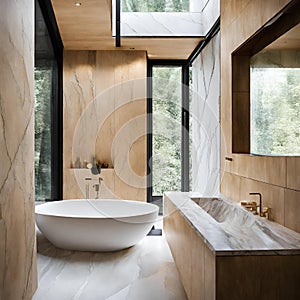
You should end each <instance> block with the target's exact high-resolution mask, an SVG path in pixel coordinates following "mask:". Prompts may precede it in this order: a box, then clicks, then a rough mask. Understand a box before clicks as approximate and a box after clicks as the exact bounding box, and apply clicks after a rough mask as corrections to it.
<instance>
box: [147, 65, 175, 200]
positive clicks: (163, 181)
mask: <svg viewBox="0 0 300 300" xmlns="http://www.w3.org/2000/svg"><path fill="white" fill-rule="evenodd" d="M152 101H153V156H152V168H153V169H152V176H153V177H152V178H153V179H152V180H153V196H159V195H162V194H163V192H165V191H175V190H177V191H180V190H181V67H160V66H157V67H153V96H152Z"/></svg>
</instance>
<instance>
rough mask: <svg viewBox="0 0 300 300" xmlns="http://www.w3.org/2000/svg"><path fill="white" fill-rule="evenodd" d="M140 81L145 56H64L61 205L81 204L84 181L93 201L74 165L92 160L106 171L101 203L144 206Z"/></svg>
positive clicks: (98, 53) (80, 53) (87, 53)
mask: <svg viewBox="0 0 300 300" xmlns="http://www.w3.org/2000/svg"><path fill="white" fill-rule="evenodd" d="M145 76H146V53H145V52H144V51H65V53H64V187H63V190H64V195H63V198H64V199H70V198H71V199H72V198H84V197H85V185H86V183H87V182H86V181H85V178H86V177H91V178H92V179H93V182H92V183H91V186H90V195H91V196H95V191H94V190H93V189H92V185H93V184H94V183H95V182H94V181H95V180H96V181H97V179H98V178H95V176H92V175H91V173H89V172H86V171H87V169H84V168H78V167H76V164H75V163H74V162H75V161H76V160H77V159H78V160H80V162H81V164H82V163H83V161H84V160H86V161H88V162H90V161H91V160H92V157H96V159H97V160H100V161H101V162H102V163H103V162H106V163H107V164H108V165H109V168H108V169H103V172H102V173H101V177H102V178H103V181H102V183H101V189H100V195H99V197H100V198H119V199H133V200H140V201H145V197H146V189H145V187H146V177H145V173H146V170H145V164H144V163H143V162H144V161H145V159H144V160H143V158H145V157H146V139H145V132H146V121H145V120H146V103H145V96H146V77H145ZM137 141H138V142H137ZM133 154H136V155H133Z"/></svg>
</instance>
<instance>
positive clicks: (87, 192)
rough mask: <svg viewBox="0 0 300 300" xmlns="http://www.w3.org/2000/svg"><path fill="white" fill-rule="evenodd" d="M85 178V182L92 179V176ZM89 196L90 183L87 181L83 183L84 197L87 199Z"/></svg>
mask: <svg viewBox="0 0 300 300" xmlns="http://www.w3.org/2000/svg"><path fill="white" fill-rule="evenodd" d="M85 180H86V182H88V181H90V180H92V178H90V177H86V178H85ZM89 198H90V185H89V183H86V184H85V199H86V200H87V199H89Z"/></svg>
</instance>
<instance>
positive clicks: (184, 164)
mask: <svg viewBox="0 0 300 300" xmlns="http://www.w3.org/2000/svg"><path fill="white" fill-rule="evenodd" d="M154 66H166V67H168V66H171V67H172V66H174V67H175V66H177V67H181V74H182V76H181V83H182V92H181V93H182V94H181V125H182V126H181V155H182V156H181V192H188V191H189V189H190V182H189V181H190V179H189V166H190V163H189V159H190V158H189V152H190V151H189V150H190V149H189V118H190V113H189V66H190V64H189V62H188V61H186V60H154V59H147V202H154V201H156V200H158V199H160V198H162V196H163V195H161V196H153V194H152V192H153V188H152V173H151V170H152V160H151V158H152V154H153V147H152V142H153V134H152V130H153V120H152V112H153V110H152V107H153V100H152V97H153V83H152V78H153V67H154Z"/></svg>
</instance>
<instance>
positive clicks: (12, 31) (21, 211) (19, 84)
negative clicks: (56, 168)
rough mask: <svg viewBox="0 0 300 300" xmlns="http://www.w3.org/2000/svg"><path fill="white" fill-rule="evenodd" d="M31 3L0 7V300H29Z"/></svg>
mask: <svg viewBox="0 0 300 300" xmlns="http://www.w3.org/2000/svg"><path fill="white" fill-rule="evenodd" d="M33 71H34V1H25V0H21V1H9V0H3V1H1V4H0V151H1V156H0V166H1V167H0V299H5V300H15V299H31V297H32V295H33V293H34V291H35V289H36V286H37V270H36V246H35V227H34V222H35V220H34V167H33V166H34V150H33V146H34V145H33V138H34V128H33V126H34V79H33V78H34V77H33Z"/></svg>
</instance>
